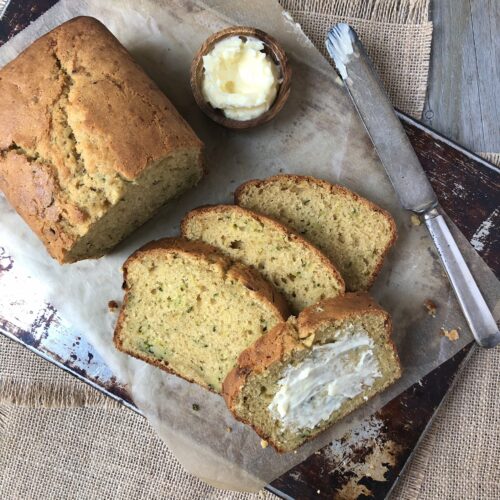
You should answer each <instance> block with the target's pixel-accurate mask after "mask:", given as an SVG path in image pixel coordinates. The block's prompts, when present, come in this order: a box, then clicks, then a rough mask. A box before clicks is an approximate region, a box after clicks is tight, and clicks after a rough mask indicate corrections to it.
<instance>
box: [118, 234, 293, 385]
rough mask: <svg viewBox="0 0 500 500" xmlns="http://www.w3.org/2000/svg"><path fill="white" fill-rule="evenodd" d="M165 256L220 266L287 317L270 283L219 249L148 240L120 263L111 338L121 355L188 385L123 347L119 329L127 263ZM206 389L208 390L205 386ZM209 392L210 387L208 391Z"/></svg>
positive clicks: (180, 240)
mask: <svg viewBox="0 0 500 500" xmlns="http://www.w3.org/2000/svg"><path fill="white" fill-rule="evenodd" d="M165 252H166V253H184V254H190V255H191V256H192V255H194V256H196V257H198V258H200V259H205V260H207V261H209V262H210V263H213V264H216V265H218V266H220V268H221V269H223V270H224V271H225V272H226V275H227V276H228V277H230V278H234V279H235V280H237V281H239V282H240V283H242V285H243V286H245V287H246V288H248V289H249V290H251V291H252V292H254V294H255V298H256V299H257V300H259V301H261V302H265V303H266V305H267V306H268V307H272V308H273V309H274V311H275V313H276V315H277V316H278V317H281V319H282V320H283V321H284V320H285V319H286V318H287V317H288V306H287V304H286V302H285V300H284V299H283V297H281V295H280V294H279V293H278V292H277V291H276V290H275V289H274V288H273V286H272V285H271V284H269V283H268V282H267V281H265V280H264V279H263V278H262V276H260V275H259V273H257V272H256V271H254V270H253V269H251V268H248V267H247V266H244V265H243V264H240V263H233V262H232V261H231V260H230V259H229V258H228V257H226V256H225V255H222V254H221V253H220V252H219V250H217V249H216V248H215V247H213V246H212V245H208V244H207V243H204V242H202V241H190V240H186V239H183V238H163V239H160V240H156V241H151V242H149V243H147V244H146V245H144V246H142V247H141V248H139V249H138V250H136V251H135V252H134V253H133V254H132V255H131V256H130V257H129V258H128V259H127V260H126V261H125V263H124V265H123V280H124V281H123V288H124V290H125V297H124V299H123V305H122V307H121V309H120V314H119V316H118V320H117V322H116V326H115V331H114V335H113V342H114V344H115V346H116V348H117V349H118V350H120V351H122V352H125V353H127V354H130V355H131V356H133V357H135V358H138V359H141V360H143V361H146V362H147V363H150V364H153V365H155V366H157V367H158V368H160V369H162V370H164V371H166V372H169V373H173V374H175V375H178V376H180V377H182V378H184V379H185V380H187V381H188V382H193V380H191V379H188V378H186V377H183V376H182V375H181V374H180V373H177V372H176V371H174V370H172V369H171V368H169V367H168V366H166V365H165V364H164V363H161V362H160V361H158V360H155V359H154V358H151V357H148V356H142V355H140V354H138V353H135V352H131V351H129V350H127V349H125V348H124V347H123V342H122V336H121V333H122V329H123V323H124V320H125V316H126V314H127V313H126V311H127V305H128V296H129V291H130V288H129V283H128V281H127V272H128V267H129V266H130V264H131V263H133V262H134V261H136V260H139V259H141V258H142V257H143V256H145V255H149V256H151V255H152V254H153V255H154V254H158V255H161V254H165ZM207 388H209V387H208V386H207ZM209 389H210V388H209Z"/></svg>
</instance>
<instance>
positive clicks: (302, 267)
mask: <svg viewBox="0 0 500 500" xmlns="http://www.w3.org/2000/svg"><path fill="white" fill-rule="evenodd" d="M181 232H182V235H183V236H184V237H185V238H188V239H190V240H202V241H205V242H206V243H209V244H211V245H214V246H216V247H217V248H219V249H220V250H221V251H223V252H224V253H226V254H227V255H229V256H230V257H231V258H234V259H237V260H239V261H241V262H243V263H245V264H247V265H249V266H253V267H254V268H255V269H258V270H259V271H260V272H261V273H262V275H263V276H264V277H265V278H266V279H267V280H269V281H270V282H271V283H273V284H274V285H275V286H276V288H277V289H278V290H279V291H280V292H281V293H282V294H283V296H284V297H285V298H286V299H287V300H288V302H289V303H290V304H291V306H292V310H293V312H295V313H297V312H299V311H301V310H302V309H304V307H307V306H309V305H311V304H314V303H316V302H318V300H321V299H325V298H327V297H335V296H337V295H338V294H341V293H344V281H343V280H342V277H341V276H340V274H339V273H338V271H337V269H336V268H335V266H334V265H333V264H332V263H331V261H330V260H329V259H328V258H327V257H326V256H325V255H323V254H322V253H321V252H320V251H319V250H318V249H317V248H315V247H314V246H313V245H311V244H310V243H309V242H307V241H306V240H304V238H302V237H301V236H299V235H298V234H296V233H295V232H293V231H291V230H290V229H288V228H286V227H285V226H283V225H282V224H280V223H279V222H277V221H275V220H273V219H270V218H269V217H265V216H263V215H259V214H257V213H255V212H252V211H250V210H246V209H244V208H241V207H238V206H236V205H216V206H212V207H202V208H198V209H196V210H192V211H191V212H189V213H188V214H187V215H186V217H185V218H184V220H183V221H182V223H181Z"/></svg>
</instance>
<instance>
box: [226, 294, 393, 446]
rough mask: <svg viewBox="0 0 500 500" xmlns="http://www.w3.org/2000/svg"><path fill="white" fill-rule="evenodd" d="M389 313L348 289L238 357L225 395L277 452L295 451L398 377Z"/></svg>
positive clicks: (286, 324) (233, 407)
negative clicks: (345, 292) (343, 293)
mask: <svg viewBox="0 0 500 500" xmlns="http://www.w3.org/2000/svg"><path fill="white" fill-rule="evenodd" d="M390 337H391V321H390V317H389V314H388V313H387V312H385V311H384V310H383V309H381V308H380V307H379V306H378V305H377V304H376V303H375V302H374V301H373V300H372V299H371V298H370V297H369V296H368V295H366V294H364V293H347V294H345V295H344V296H341V297H336V298H334V299H328V300H325V301H323V302H320V303H318V304H316V305H314V306H312V307H309V308H307V309H305V310H304V311H302V313H301V314H300V315H299V317H298V318H297V319H296V318H290V319H289V320H288V321H287V322H286V323H281V324H279V325H277V326H276V327H275V328H274V329H273V330H272V331H271V332H270V333H268V334H267V335H266V336H264V337H261V338H260V339H259V340H257V342H255V344H253V345H252V346H250V347H249V348H248V349H246V350H245V351H243V353H242V354H241V355H240V356H239V358H238V364H237V366H236V367H235V368H234V369H233V370H232V371H231V372H230V373H229V375H228V376H227V378H226V380H225V381H224V384H223V395H224V398H225V400H226V403H227V405H228V407H229V409H230V410H231V411H232V412H233V413H234V415H235V416H236V418H237V419H238V420H241V421H243V422H246V423H248V424H250V425H252V427H254V429H255V430H256V431H257V433H258V434H259V435H260V436H262V437H263V438H264V439H266V440H268V441H269V443H271V444H272V445H273V446H274V447H275V448H276V449H277V450H278V451H283V452H288V451H291V450H294V449H295V448H297V447H298V446H300V445H301V444H302V443H304V442H305V441H307V440H309V439H312V438H313V437H314V436H316V435H317V434H319V433H320V432H321V431H323V430H325V429H326V428H327V427H329V426H330V425H332V424H333V423H335V422H337V421H338V420H340V419H341V418H342V417H344V416H345V415H347V414H348V413H350V412H352V411H353V410H355V409H356V408H358V407H359V406H361V405H362V404H363V403H364V402H365V401H366V400H367V399H369V398H370V397H372V396H374V395H375V394H376V393H378V392H380V391H382V390H383V389H385V388H386V387H387V386H389V385H390V384H392V383H393V382H394V381H395V380H396V379H398V378H399V377H400V376H401V368H400V364H399V359H398V355H397V353H396V350H395V348H394V345H393V343H392V342H391V338H390Z"/></svg>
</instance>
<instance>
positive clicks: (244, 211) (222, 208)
mask: <svg viewBox="0 0 500 500" xmlns="http://www.w3.org/2000/svg"><path fill="white" fill-rule="evenodd" d="M227 211H232V212H236V213H239V214H241V215H242V216H245V217H250V218H252V219H254V220H256V221H257V222H259V223H260V224H262V225H263V226H266V225H267V226H270V227H272V228H274V229H275V230H276V231H278V232H280V233H281V234H283V236H284V237H285V238H287V239H289V240H291V241H294V242H295V243H297V244H298V245H300V246H302V248H304V250H305V252H307V253H312V254H314V255H316V256H317V257H318V258H319V259H320V261H321V262H322V264H323V265H324V266H325V271H328V272H329V273H330V274H331V275H332V276H333V278H334V279H335V281H337V283H338V284H339V293H344V291H345V283H344V279H343V278H342V276H341V275H340V273H339V271H338V270H337V268H336V267H335V266H334V265H333V263H332V261H331V260H330V259H329V258H328V257H327V256H326V255H325V254H324V253H323V252H322V251H321V250H319V249H318V248H316V247H315V246H314V245H313V244H312V243H309V242H308V241H307V240H306V239H304V238H303V237H302V236H301V235H300V234H298V233H297V232H295V231H294V230H293V229H291V228H289V227H287V226H285V225H283V224H282V223H281V222H278V221H277V220H275V219H273V218H272V217H269V216H267V215H262V214H258V213H256V212H254V211H253V210H249V209H248V208H243V207H240V206H238V205H205V206H202V207H198V208H195V209H194V210H191V211H190V212H188V213H187V214H186V215H185V216H184V218H183V219H182V221H181V234H182V235H183V236H186V233H187V232H188V231H187V226H188V224H189V223H190V221H191V220H192V219H194V218H196V217H197V216H199V215H203V214H205V213H210V212H215V213H225V212H227ZM307 253H306V255H307Z"/></svg>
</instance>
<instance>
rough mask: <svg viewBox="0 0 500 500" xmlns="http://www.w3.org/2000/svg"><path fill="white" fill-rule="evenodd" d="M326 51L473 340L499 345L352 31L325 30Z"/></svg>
mask: <svg viewBox="0 0 500 500" xmlns="http://www.w3.org/2000/svg"><path fill="white" fill-rule="evenodd" d="M326 48H327V50H328V53H329V54H330V56H331V58H332V59H333V61H334V63H335V66H336V68H337V71H338V73H339V75H340V77H341V78H342V80H343V81H344V84H345V86H346V89H347V92H348V93H349V95H350V97H351V99H352V101H353V103H354V106H355V107H356V110H357V111H358V113H359V115H360V117H361V120H362V121H363V123H364V125H365V127H366V130H367V132H368V135H369V136H370V138H371V140H372V142H373V144H374V146H375V149H376V150H377V153H378V156H379V157H380V160H381V162H382V164H383V165H384V168H385V170H386V172H387V175H388V176H389V179H390V181H391V183H392V185H393V187H394V189H395V191H396V193H397V195H398V198H399V200H400V202H401V205H402V206H403V207H404V208H405V209H406V210H410V211H412V212H414V213H416V214H417V215H418V216H420V217H421V219H423V221H424V222H425V225H426V226H427V228H428V230H429V233H430V235H431V238H432V240H433V241H434V244H435V246H436V249H437V251H438V254H439V257H440V259H441V262H442V264H443V267H444V269H445V270H446V273H447V275H448V278H449V280H450V282H451V285H452V287H453V290H454V292H455V294H456V296H457V299H458V302H459V304H460V307H461V309H462V311H463V313H464V316H465V319H466V320H467V323H468V324H469V327H470V329H471V331H472V334H473V335H474V338H475V340H476V342H477V343H478V344H479V345H480V346H481V347H485V348H490V347H495V346H496V345H498V344H499V343H500V332H499V329H498V325H497V323H496V321H495V318H494V317H493V314H492V313H491V311H490V309H489V307H488V305H487V304H486V302H485V300H484V298H483V295H482V294H481V291H480V290H479V287H478V286H477V284H476V282H475V280H474V278H473V276H472V274H471V272H470V270H469V268H468V266H467V264H466V262H465V260H464V258H463V256H462V254H461V252H460V250H459V248H458V246H457V244H456V242H455V239H454V238H453V236H452V234H451V232H450V230H449V228H448V225H447V224H446V221H445V219H444V217H443V213H444V212H443V210H442V208H441V207H440V206H439V203H438V200H437V197H436V194H435V193H434V190H433V189H432V186H431V184H430V182H429V180H428V179H427V177H426V175H425V173H424V170H423V169H422V166H421V165H420V162H419V161H418V158H417V155H416V154H415V151H414V150H413V148H412V146H411V144H410V141H409V139H408V137H407V135H406V133H405V131H404V129H403V126H402V125H401V123H400V121H399V119H398V117H397V116H396V114H395V112H394V109H393V107H392V105H391V103H390V102H389V99H388V97H387V94H386V93H385V91H384V88H383V86H382V84H381V82H380V80H379V78H378V76H377V74H376V72H375V70H374V68H373V66H372V64H371V61H370V59H369V58H368V55H367V54H366V52H365V50H364V48H363V46H362V44H361V42H360V41H359V38H358V36H357V34H356V32H355V31H354V30H353V29H352V28H351V27H350V26H349V25H347V24H345V23H340V24H337V25H335V26H334V27H333V28H331V29H330V31H329V32H328V35H327V39H326Z"/></svg>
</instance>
